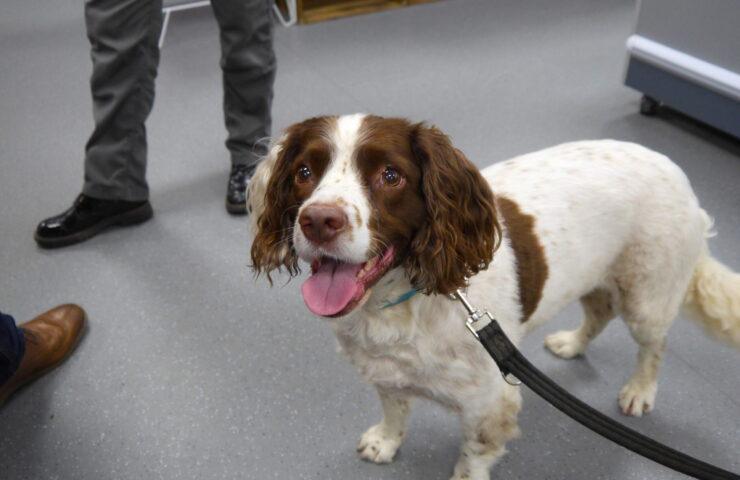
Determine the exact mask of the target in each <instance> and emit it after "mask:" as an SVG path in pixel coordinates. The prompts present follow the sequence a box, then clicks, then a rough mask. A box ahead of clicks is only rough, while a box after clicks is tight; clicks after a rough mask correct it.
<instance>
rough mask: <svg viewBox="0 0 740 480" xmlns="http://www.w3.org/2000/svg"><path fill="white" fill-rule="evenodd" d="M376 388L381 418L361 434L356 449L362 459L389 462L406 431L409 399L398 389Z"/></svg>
mask: <svg viewBox="0 0 740 480" xmlns="http://www.w3.org/2000/svg"><path fill="white" fill-rule="evenodd" d="M376 388H377V390H378V394H379V395H380V402H381V403H382V405H383V420H382V421H381V422H380V423H379V424H377V425H374V426H372V427H370V428H369V429H368V430H367V431H366V432H365V433H364V434H363V435H362V438H361V439H360V443H359V445H358V446H357V451H358V452H359V454H360V457H361V458H362V459H364V460H369V461H371V462H375V463H390V462H392V461H393V457H394V456H395V455H396V451H397V450H398V447H400V446H401V442H402V441H403V437H404V435H405V433H406V418H407V417H408V415H409V412H410V411H411V401H410V398H409V397H408V396H406V395H404V394H402V393H400V392H398V391H394V390H388V389H384V388H380V387H376Z"/></svg>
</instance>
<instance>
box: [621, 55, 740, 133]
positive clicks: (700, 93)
mask: <svg viewBox="0 0 740 480" xmlns="http://www.w3.org/2000/svg"><path fill="white" fill-rule="evenodd" d="M625 83H626V84H627V85H628V86H630V87H632V88H634V89H636V90H639V91H641V92H643V93H644V94H646V95H648V96H650V97H653V98H655V99H656V100H660V101H661V102H662V103H664V104H666V105H668V106H670V107H671V108H674V109H676V110H678V111H680V112H683V113H685V114H687V115H689V116H691V117H694V118H696V119H698V120H701V121H702V122H704V123H706V124H709V125H711V126H713V127H715V128H718V129H720V130H722V131H724V132H727V133H729V134H731V135H734V136H735V137H738V138H740V102H738V101H736V100H733V99H731V98H728V97H726V96H724V95H721V94H719V93H716V92H713V91H712V90H708V89H706V88H703V87H701V86H699V85H696V84H695V83H693V82H690V81H688V80H686V79H683V78H681V77H678V76H676V75H674V74H672V73H669V72H666V71H665V70H663V69H660V68H658V67H655V66H653V65H650V64H649V63H645V62H643V61H641V60H638V59H636V58H631V59H630V61H629V65H628V67H627V78H626V80H625Z"/></svg>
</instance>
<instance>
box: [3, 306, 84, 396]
mask: <svg viewBox="0 0 740 480" xmlns="http://www.w3.org/2000/svg"><path fill="white" fill-rule="evenodd" d="M84 326H85V311H84V310H82V308H80V307H78V306H77V305H60V306H58V307H55V308H52V309H51V310H49V311H48V312H46V313H42V314H41V315H39V316H38V317H36V318H34V319H33V320H31V321H30V322H26V323H24V324H23V325H20V328H21V329H22V330H23V336H24V338H25V340H26V342H25V343H26V353H25V354H24V355H23V358H22V359H21V364H20V366H19V367H18V370H17V371H16V372H15V374H14V375H13V376H12V377H10V379H9V380H8V381H7V382H5V384H3V385H0V405H2V404H3V403H4V402H5V400H7V399H8V397H10V396H11V395H12V394H13V393H14V392H15V391H16V390H18V389H19V388H20V387H22V386H23V385H25V384H26V383H28V382H31V381H33V380H36V379H37V378H38V377H40V376H41V375H43V374H44V373H46V372H48V371H49V370H51V369H53V368H54V367H56V366H57V365H59V364H60V363H62V361H64V359H65V358H67V357H68V356H69V354H70V353H72V351H73V350H74V348H75V346H76V345H77V342H78V341H79V340H80V337H81V336H82V330H83V327H84Z"/></svg>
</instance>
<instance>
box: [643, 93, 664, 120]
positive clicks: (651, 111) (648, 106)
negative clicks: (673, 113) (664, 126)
mask: <svg viewBox="0 0 740 480" xmlns="http://www.w3.org/2000/svg"><path fill="white" fill-rule="evenodd" d="M658 108H660V102H659V101H657V100H656V99H654V98H653V97H648V96H647V95H643V96H642V100H640V113H642V114H643V115H647V116H649V117H651V116H653V115H655V114H656V113H658Z"/></svg>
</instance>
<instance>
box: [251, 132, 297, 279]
mask: <svg viewBox="0 0 740 480" xmlns="http://www.w3.org/2000/svg"><path fill="white" fill-rule="evenodd" d="M301 141H302V135H301V128H300V124H297V125H293V126H292V127H289V128H288V129H287V130H286V131H285V134H283V136H282V137H281V138H280V140H279V141H278V142H277V143H276V144H275V145H273V146H272V147H271V148H270V152H269V153H268V155H267V157H266V158H265V159H264V160H262V162H260V164H259V165H258V166H257V169H256V170H255V172H254V176H253V177H252V181H251V182H250V185H249V197H248V200H247V205H248V209H249V211H250V216H251V224H252V232H253V233H254V241H253V242H252V251H251V255H252V268H253V269H254V271H255V272H256V273H257V275H259V274H260V273H265V274H266V275H267V278H268V280H270V281H271V279H270V272H272V271H273V270H280V269H281V268H282V267H285V269H286V270H287V271H288V273H290V275H291V276H295V275H297V274H298V273H299V272H300V270H299V268H298V256H297V255H296V252H295V250H294V249H293V242H292V236H293V231H292V230H293V225H294V221H295V215H296V212H297V211H298V207H299V206H300V205H299V204H297V203H296V202H297V201H296V199H295V196H294V195H293V179H292V169H291V164H292V162H293V159H294V158H295V156H296V155H297V154H298V152H299V151H300V147H301V143H300V142H301Z"/></svg>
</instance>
